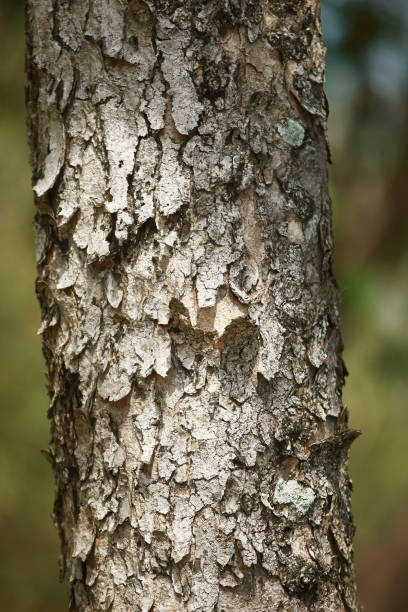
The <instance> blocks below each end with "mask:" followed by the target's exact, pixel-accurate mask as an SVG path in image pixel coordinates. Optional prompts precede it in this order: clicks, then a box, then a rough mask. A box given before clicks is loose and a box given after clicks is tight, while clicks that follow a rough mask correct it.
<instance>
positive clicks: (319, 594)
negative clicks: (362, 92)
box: [27, 0, 358, 612]
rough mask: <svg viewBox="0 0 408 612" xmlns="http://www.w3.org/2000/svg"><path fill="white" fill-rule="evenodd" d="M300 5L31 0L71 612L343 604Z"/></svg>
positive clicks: (306, 18) (308, 33) (333, 324)
mask: <svg viewBox="0 0 408 612" xmlns="http://www.w3.org/2000/svg"><path fill="white" fill-rule="evenodd" d="M319 11H320V3H319V1H318V0H263V1H258V0H256V1H255V0H224V1H222V0H210V1H208V2H200V1H194V0H189V1H186V2H176V1H174V0H145V1H141V0H140V1H139V0H135V1H130V2H128V1H125V0H89V1H87V0H41V1H38V0H28V1H27V53H28V56H27V57H28V60H27V72H28V75H27V77H28V78H27V81H28V87H27V93H28V107H27V108H28V122H29V131H30V142H31V149H32V165H33V180H34V192H35V195H36V202H37V205H38V214H37V217H36V225H37V239H38V249H37V257H38V269H39V278H38V282H37V288H38V295H39V298H40V302H41V306H42V315H43V323H42V328H41V331H42V333H43V337H44V351H45V355H46V360H47V364H48V369H49V387H50V394H51V408H50V416H51V419H52V431H53V443H54V449H53V451H52V453H51V459H52V463H53V466H54V470H55V475H56V482H57V497H56V505H55V520H56V523H57V525H58V529H59V532H60V536H61V542H62V570H63V572H64V573H67V574H68V577H69V581H70V590H71V601H72V604H71V605H72V607H73V608H74V609H75V610H81V611H85V610H86V611H91V610H114V611H125V610H135V611H142V612H148V611H149V610H155V611H157V612H165V611H189V612H193V611H203V612H204V611H205V612H206V611H211V610H218V611H219V612H222V611H224V612H227V611H228V612H229V611H245V610H253V611H257V612H264V611H265V612H266V611H270V610H279V611H284V610H285V611H288V612H289V611H290V612H300V611H304V610H314V611H317V610H325V611H327V612H339V611H341V610H347V611H349V610H357V609H358V605H357V603H356V596H355V587H354V576H353V563H352V543H351V542H352V535H353V525H352V519H351V515H350V501H349V498H350V494H349V493H350V481H349V478H348V475H347V468H346V465H347V451H348V448H349V445H350V442H351V441H352V439H353V437H354V432H350V431H349V430H348V429H347V424H346V423H347V415H346V410H345V409H344V408H343V406H342V400H341V388H342V384H343V377H344V372H345V369H344V366H343V362H342V359H341V339H340V334H339V318H338V306H337V295H336V293H337V292H336V286H335V283H334V280H333V276H332V272H331V258H332V248H333V245H332V231H331V222H330V201H329V198H328V193H327V176H326V161H327V146H326V139H325V119H326V106H325V98H324V94H323V88H322V82H323V70H324V49H323V46H322V42H321V31H320V16H319Z"/></svg>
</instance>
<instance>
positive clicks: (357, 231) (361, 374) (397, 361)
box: [0, 0, 408, 612]
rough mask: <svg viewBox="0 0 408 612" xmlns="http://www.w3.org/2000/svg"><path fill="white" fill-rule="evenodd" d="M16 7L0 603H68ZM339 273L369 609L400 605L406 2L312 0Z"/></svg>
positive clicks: (3, 32)
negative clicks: (322, 56)
mask: <svg viewBox="0 0 408 612" xmlns="http://www.w3.org/2000/svg"><path fill="white" fill-rule="evenodd" d="M23 13H24V9H23V2H22V0H14V1H13V0H1V4H0V287H1V294H0V410H1V417H0V423H1V425H0V608H1V609H3V610H7V611H10V612H11V611H13V612H14V611H15V612H59V611H62V610H66V609H67V601H66V595H65V587H64V586H63V585H61V584H60V583H59V581H58V567H57V557H58V541H57V536H56V532H55V530H54V528H53V525H52V520H51V511H52V504H53V495H54V485H53V479H52V474H51V469H50V466H49V465H48V464H47V462H46V461H45V460H44V458H43V457H42V456H41V454H40V450H39V449H40V448H43V447H46V446H47V445H48V443H49V423H48V421H47V418H46V411H47V402H48V400H47V394H46V388H45V376H44V371H45V367H44V363H43V358H42V354H41V346H40V339H39V337H38V336H37V335H36V330H37V328H38V327H39V308H38V306H37V302H36V299H35V294H34V279H35V275H36V272H35V265H34V248H33V244H34V238H33V230H32V218H33V215H34V206H33V202H32V197H31V187H30V172H29V165H28V149H27V145H26V133H25V119H24V33H23V30H24V14H23ZM322 16H323V26H324V33H325V41H326V45H327V47H328V53H327V87H326V91H327V94H328V98H329V102H330V106H331V115H330V121H329V138H330V143H331V149H332V158H333V166H332V167H331V168H330V182H331V195H332V198H333V205H334V222H335V239H336V275H337V278H338V281H339V285H340V287H341V291H342V317H343V334H344V344H345V361H346V364H347V366H348V369H349V371H350V377H349V378H348V380H347V384H346V388H345V402H346V404H347V405H348V407H349V409H350V415H351V426H352V427H354V428H357V429H362V430H363V432H364V435H363V436H362V437H361V438H359V439H358V440H357V442H356V443H355V444H354V445H353V448H352V452H351V472H352V477H353V481H354V493H353V502H354V515H355V520H356V524H357V533H356V540H355V549H356V565H357V572H358V580H359V584H360V592H361V599H362V602H363V604H364V605H365V609H366V611H367V612H394V611H395V612H397V611H398V612H402V611H403V610H406V609H408V580H407V577H408V331H407V324H408V244H407V240H408V1H407V0H322Z"/></svg>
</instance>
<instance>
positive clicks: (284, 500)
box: [274, 478, 316, 516]
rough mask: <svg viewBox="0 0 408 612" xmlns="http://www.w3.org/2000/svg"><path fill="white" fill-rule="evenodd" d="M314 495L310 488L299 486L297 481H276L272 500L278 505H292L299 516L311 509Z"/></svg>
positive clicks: (280, 479)
mask: <svg viewBox="0 0 408 612" xmlns="http://www.w3.org/2000/svg"><path fill="white" fill-rule="evenodd" d="M315 499H316V494H315V492H314V491H313V489H311V488H310V487H305V486H303V485H300V484H299V483H298V482H297V480H283V479H282V478H279V479H278V482H277V483H276V486H275V491H274V500H275V502H277V503H278V504H292V505H293V506H294V508H295V510H296V512H297V514H298V515H299V516H303V515H304V514H306V512H307V511H308V510H309V509H310V508H311V506H312V504H313V502H314V501H315Z"/></svg>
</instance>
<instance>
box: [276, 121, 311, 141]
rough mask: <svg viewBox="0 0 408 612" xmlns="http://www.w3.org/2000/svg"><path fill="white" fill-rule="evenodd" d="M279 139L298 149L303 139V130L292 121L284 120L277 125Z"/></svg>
mask: <svg viewBox="0 0 408 612" xmlns="http://www.w3.org/2000/svg"><path fill="white" fill-rule="evenodd" d="M278 132H279V135H280V136H281V138H283V140H284V141H285V142H287V143H288V144H290V145H292V146H293V147H300V145H301V144H302V143H303V141H304V139H305V128H304V127H303V125H301V124H300V123H298V122H297V121H294V119H284V120H283V121H282V123H279V125H278Z"/></svg>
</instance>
